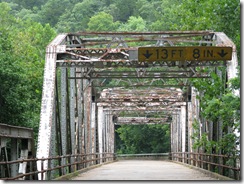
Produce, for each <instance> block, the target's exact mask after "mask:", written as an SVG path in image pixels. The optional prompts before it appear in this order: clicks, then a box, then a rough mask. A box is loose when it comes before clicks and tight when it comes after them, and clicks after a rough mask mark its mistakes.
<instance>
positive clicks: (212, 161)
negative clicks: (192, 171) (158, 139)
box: [169, 152, 240, 180]
mask: <svg viewBox="0 0 244 184" xmlns="http://www.w3.org/2000/svg"><path fill="white" fill-rule="evenodd" d="M169 157H170V159H171V160H173V161H177V162H183V163H185V164H189V165H193V166H196V167H199V168H202V169H205V170H208V171H211V172H214V173H218V174H220V175H223V176H227V177H229V178H233V179H235V180H240V156H230V155H218V154H206V153H193V152H171V153H170V156H169Z"/></svg>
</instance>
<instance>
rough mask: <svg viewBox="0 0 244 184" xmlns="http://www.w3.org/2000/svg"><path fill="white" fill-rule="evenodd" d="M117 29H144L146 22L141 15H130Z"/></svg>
mask: <svg viewBox="0 0 244 184" xmlns="http://www.w3.org/2000/svg"><path fill="white" fill-rule="evenodd" d="M119 31H146V22H145V21H144V20H143V19H142V18H141V17H134V16H131V17H129V19H128V21H127V22H126V23H124V24H122V25H121V26H120V27H119Z"/></svg>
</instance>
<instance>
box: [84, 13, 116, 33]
mask: <svg viewBox="0 0 244 184" xmlns="http://www.w3.org/2000/svg"><path fill="white" fill-rule="evenodd" d="M118 26H119V22H114V21H113V17H112V15H110V14H108V13H105V12H99V13H98V14H96V15H94V16H93V17H91V18H90V21H89V22H88V31H115V30H117V28H118Z"/></svg>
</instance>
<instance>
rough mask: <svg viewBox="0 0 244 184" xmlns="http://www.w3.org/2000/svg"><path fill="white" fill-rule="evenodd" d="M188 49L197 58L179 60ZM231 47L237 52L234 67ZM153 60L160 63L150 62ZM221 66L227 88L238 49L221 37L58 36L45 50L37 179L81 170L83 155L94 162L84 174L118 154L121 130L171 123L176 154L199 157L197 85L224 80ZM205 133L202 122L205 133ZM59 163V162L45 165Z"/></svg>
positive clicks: (164, 34) (188, 33) (169, 33)
mask: <svg viewBox="0 0 244 184" xmlns="http://www.w3.org/2000/svg"><path fill="white" fill-rule="evenodd" d="M187 47H189V48H193V49H195V50H194V51H193V52H194V53H193V57H194V59H192V60H177V59H174V58H173V57H174V56H175V55H177V54H178V55H179V57H180V56H181V55H182V53H183V50H179V49H178V50H177V48H187ZM227 47H228V48H231V53H228V54H229V55H230V56H231V58H230V59H228V60H227V59H225V57H226V55H227V52H226V50H225V48H227ZM141 48H144V50H141V51H140V49H141ZM147 48H150V49H151V48H155V50H149V49H148V50H147ZM204 48H207V49H209V48H210V49H213V50H204ZM216 48H217V49H222V50H218V51H216V53H217V54H218V55H219V56H218V58H219V57H221V58H222V59H215V56H216V55H215V54H214V52H215V50H214V49H216ZM157 49H159V50H157ZM160 49H161V50H160ZM167 49H168V50H167ZM174 49H176V50H174ZM159 52H161V53H159ZM153 53H156V54H158V56H160V57H159V58H160V59H157V60H156V59H155V60H151V59H150V57H151V55H152V54H153ZM160 54H161V55H160ZM162 54H164V55H162ZM200 54H201V55H204V56H206V57H210V58H206V57H205V58H204V57H203V58H201V57H200ZM198 55H199V58H198ZM158 56H157V57H158ZM166 56H167V57H168V56H169V57H168V58H167V57H166ZM141 58H142V59H141ZM172 58H173V59H172ZM220 67H225V68H226V76H227V77H226V80H225V81H228V80H229V79H231V78H233V77H235V76H236V74H237V69H236V67H237V56H236V48H235V45H234V43H233V42H232V41H231V40H230V39H229V38H228V37H227V36H226V35H225V34H224V33H222V32H213V31H164V32H78V33H65V34H59V35H58V36H57V37H56V38H55V39H54V40H53V41H52V42H51V43H50V44H49V45H48V46H47V48H46V63H45V69H44V81H43V91H42V104H41V116H40V127H39V135H38V145H37V154H36V158H37V159H38V160H37V170H38V171H40V172H39V174H38V178H39V179H52V178H53V177H54V175H55V172H50V173H51V174H50V173H49V174H48V175H47V173H46V172H41V171H43V170H46V171H48V168H55V167H57V165H58V166H60V167H59V175H65V174H67V173H69V172H73V171H75V170H77V169H79V167H75V166H73V165H74V164H75V163H78V162H81V161H82V162H84V158H83V157H79V156H77V155H80V154H84V155H89V156H88V157H86V158H85V160H89V159H90V160H92V159H93V161H92V162H88V161H87V162H85V163H86V164H85V166H83V167H89V166H90V165H92V164H94V163H103V162H104V161H105V160H106V158H107V156H106V153H109V154H112V155H113V154H114V151H115V147H114V131H115V125H118V124H134V125H138V124H168V126H170V130H171V152H175V153H185V152H194V150H193V148H192V145H193V140H192V138H191V136H192V135H193V132H194V130H193V128H192V124H193V121H194V120H200V114H199V113H200V107H199V100H198V99H197V95H198V93H199V92H198V91H197V90H196V89H195V88H194V86H192V85H191V80H192V79H194V78H198V79H200V78H202V79H205V78H210V72H213V71H215V72H216V73H218V74H219V75H222V73H221V72H222V70H220V69H219V68H220ZM206 126H207V125H205V123H204V122H203V123H202V128H201V131H202V133H203V132H204V131H206ZM208 128H209V129H210V130H213V127H208ZM219 128H220V127H219ZM219 136H221V135H219ZM62 155H69V157H65V156H62ZM72 155H73V156H72ZM57 156H60V157H58V161H53V160H51V159H50V160H49V159H43V158H50V157H56V158H57ZM42 159H43V160H42ZM67 163H69V164H71V165H72V168H70V170H67V169H65V168H64V167H62V165H67Z"/></svg>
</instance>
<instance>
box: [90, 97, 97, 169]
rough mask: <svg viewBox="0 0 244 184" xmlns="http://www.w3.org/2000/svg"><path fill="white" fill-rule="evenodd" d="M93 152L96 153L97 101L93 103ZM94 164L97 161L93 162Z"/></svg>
mask: <svg viewBox="0 0 244 184" xmlns="http://www.w3.org/2000/svg"><path fill="white" fill-rule="evenodd" d="M91 136H92V137H91V144H92V146H91V153H93V154H94V153H96V103H94V102H93V103H92V108H91ZM92 159H95V156H94V155H93V156H92ZM92 163H93V164H94V163H95V162H92Z"/></svg>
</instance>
